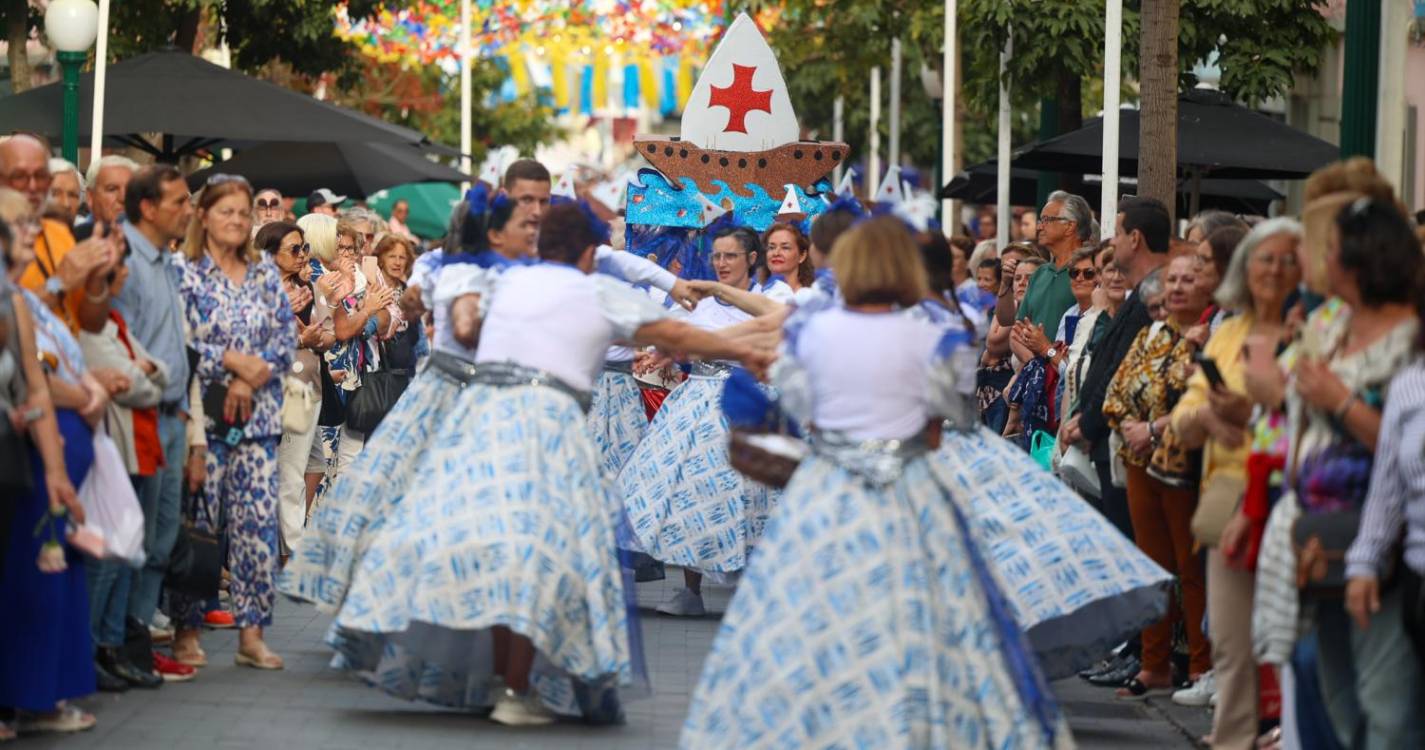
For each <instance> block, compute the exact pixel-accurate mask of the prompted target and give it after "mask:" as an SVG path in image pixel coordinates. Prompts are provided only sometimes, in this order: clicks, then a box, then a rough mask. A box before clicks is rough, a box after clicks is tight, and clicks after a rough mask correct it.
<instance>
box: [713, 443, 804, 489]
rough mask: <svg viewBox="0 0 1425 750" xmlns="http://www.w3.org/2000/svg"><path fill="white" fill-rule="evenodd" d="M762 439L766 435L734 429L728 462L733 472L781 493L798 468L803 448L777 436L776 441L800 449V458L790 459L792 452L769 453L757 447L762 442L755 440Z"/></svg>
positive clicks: (770, 451) (765, 449)
mask: <svg viewBox="0 0 1425 750" xmlns="http://www.w3.org/2000/svg"><path fill="white" fill-rule="evenodd" d="M763 435H768V433H757V432H749V431H747V430H740V429H734V430H733V431H732V433H731V435H730V437H729V439H728V446H727V454H728V460H729V462H730V463H731V464H732V468H734V469H737V470H738V471H739V472H740V473H741V474H742V475H743V476H745V477H747V478H748V479H751V480H753V481H755V482H760V483H762V484H765V485H767V486H768V487H772V488H773V489H779V490H780V489H782V488H783V487H786V486H787V482H790V481H791V479H792V474H793V473H795V472H796V470H797V466H799V465H800V464H801V461H802V455H804V449H805V446H806V444H805V443H802V442H800V441H797V440H793V439H792V438H788V437H786V436H784V435H779V436H776V437H780V438H783V440H784V441H785V442H786V443H787V444H789V445H790V446H801V448H802V449H803V453H802V455H792V453H793V451H787V452H782V451H772V450H768V449H767V448H766V447H764V446H762V445H758V444H757V442H761V441H754V438H757V437H760V436H763Z"/></svg>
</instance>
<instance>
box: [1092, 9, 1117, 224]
mask: <svg viewBox="0 0 1425 750" xmlns="http://www.w3.org/2000/svg"><path fill="white" fill-rule="evenodd" d="M1103 23H1104V37H1103V167H1102V168H1103V185H1102V190H1101V191H1100V197H1099V202H1098V205H1099V208H1098V210H1099V231H1100V234H1102V236H1103V237H1104V238H1108V237H1111V236H1113V231H1114V229H1115V228H1116V226H1117V224H1118V221H1117V218H1116V217H1117V216H1118V91H1119V88H1120V87H1121V85H1122V82H1121V79H1122V76H1123V0H1108V2H1107V8H1106V9H1105V11H1104V16H1103Z"/></svg>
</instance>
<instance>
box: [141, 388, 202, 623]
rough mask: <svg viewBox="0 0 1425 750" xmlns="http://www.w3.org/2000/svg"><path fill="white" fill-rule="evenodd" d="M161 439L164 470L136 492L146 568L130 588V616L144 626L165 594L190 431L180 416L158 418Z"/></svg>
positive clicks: (144, 483) (148, 479)
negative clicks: (142, 518) (142, 529)
mask: <svg viewBox="0 0 1425 750" xmlns="http://www.w3.org/2000/svg"><path fill="white" fill-rule="evenodd" d="M158 439H159V441H161V442H162V443H163V461H164V466H163V468H161V469H159V470H158V473H157V474H155V475H153V476H151V477H144V478H143V479H141V480H139V484H138V485H137V492H138V496H139V505H140V506H141V507H142V508H143V517H144V541H143V551H144V555H145V556H146V560H145V561H144V566H143V568H141V569H139V570H136V571H134V572H133V585H132V586H131V587H130V589H129V616H130V617H133V618H136V619H138V620H139V621H140V622H142V623H144V624H148V623H150V622H152V621H153V613H154V612H155V611H156V610H157V609H158V599H159V597H160V596H161V595H162V594H163V576H164V574H165V573H166V572H167V570H168V555H169V553H171V552H173V543H174V541H176V540H177V539H178V515H179V510H180V509H181V507H182V503H183V466H184V464H185V463H187V461H188V430H187V425H185V424H184V423H183V420H182V418H180V417H179V416H178V415H177V414H164V413H162V412H160V413H159V415H158Z"/></svg>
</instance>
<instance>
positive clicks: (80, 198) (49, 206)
mask: <svg viewBox="0 0 1425 750" xmlns="http://www.w3.org/2000/svg"><path fill="white" fill-rule="evenodd" d="M49 173H50V183H49V194H48V195H47V196H45V206H44V215H45V218H47V219H54V220H56V221H59V222H61V223H63V224H64V225H65V226H67V227H72V226H74V221H75V219H77V218H78V217H79V207H80V206H82V205H83V204H84V198H85V195H84V176H83V175H81V174H79V167H76V166H74V165H73V164H72V163H70V162H69V161H68V160H66V159H58V158H55V159H50V160H49Z"/></svg>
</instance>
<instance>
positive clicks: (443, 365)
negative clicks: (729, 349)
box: [278, 162, 687, 612]
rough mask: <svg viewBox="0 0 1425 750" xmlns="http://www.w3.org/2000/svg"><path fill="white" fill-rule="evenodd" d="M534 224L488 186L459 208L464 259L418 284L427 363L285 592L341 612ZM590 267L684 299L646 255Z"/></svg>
mask: <svg viewBox="0 0 1425 750" xmlns="http://www.w3.org/2000/svg"><path fill="white" fill-rule="evenodd" d="M528 164H533V165H534V166H535V167H537V166H538V164H537V163H533V162H531V163H528ZM528 164H526V169H525V170H524V174H534V175H535V176H536V177H538V175H539V174H540V173H539V172H538V170H534V171H533V172H531V171H530V170H529V168H528ZM543 174H544V176H545V179H544V180H543V181H540V180H538V179H534V180H526V179H520V180H519V182H522V183H531V184H533V185H534V187H535V188H536V189H535V190H534V193H533V195H534V197H535V198H536V200H534V201H532V202H531V205H533V206H536V207H537V206H539V205H541V203H540V201H539V200H538V198H539V197H540V194H539V190H540V189H542V190H543V197H544V199H545V200H547V199H548V194H549V189H550V186H549V180H548V172H547V171H545V172H544V173H543ZM525 187H528V185H525ZM539 218H540V215H539V213H538V212H537V211H536V212H534V213H530V212H529V211H528V210H527V209H525V208H522V207H521V205H520V204H519V203H518V202H516V201H514V200H512V199H511V198H510V197H509V196H508V195H506V194H504V193H498V194H494V195H491V191H490V186H489V185H487V184H485V183H477V184H476V186H475V187H474V188H472V189H471V190H470V191H469V192H468V193H467V194H466V197H465V200H463V201H462V202H461V203H460V205H459V206H457V207H456V210H455V212H454V213H453V215H452V221H451V227H450V236H449V238H448V240H447V244H449V245H450V246H451V247H452V248H457V249H460V250H461V252H458V253H457V252H450V253H446V254H445V258H444V259H443V262H442V265H439V266H436V267H435V268H434V269H432V270H431V274H430V278H423V280H422V281H423V283H422V289H421V291H422V294H423V296H424V298H425V306H426V307H427V308H429V309H430V310H431V311H432V315H433V317H434V319H435V337H434V346H433V350H434V351H433V353H432V355H431V359H430V363H429V365H428V366H427V367H426V369H424V370H422V371H421V372H420V373H419V374H418V375H416V377H415V379H414V380H413V381H412V382H411V385H410V387H408V388H407V389H406V392H405V393H404V394H402V396H401V399H400V400H399V401H397V402H396V405H395V406H394V407H393V408H392V409H391V411H390V413H388V414H387V415H386V418H385V419H383V420H382V421H381V425H380V427H378V428H377V430H376V431H375V432H373V433H372V434H371V436H370V438H369V439H368V440H367V443H366V445H365V447H364V448H363V450H362V454H361V460H359V461H353V462H352V463H351V465H350V466H348V467H347V469H346V470H345V471H344V472H343V473H342V474H341V475H340V476H338V477H337V478H336V480H335V483H334V484H333V485H332V489H331V491H330V492H329V493H328V495H327V498H328V499H327V500H326V501H325V502H323V503H322V504H321V505H320V506H318V507H317V509H316V510H315V511H314V513H313V515H312V518H311V521H310V522H309V523H308V531H307V533H306V535H305V536H304V538H303V541H302V543H301V544H300V545H299V546H298V548H297V549H296V550H294V551H293V553H292V558H291V559H290V560H289V561H288V564H287V567H286V569H285V570H284V572H283V575H282V577H281V579H280V580H279V582H278V586H279V590H281V591H282V592H283V593H284V594H287V595H289V596H293V597H296V598H298V599H302V600H305V601H310V602H313V603H315V604H316V605H317V607H318V609H321V610H322V611H325V612H335V611H336V610H337V609H338V608H340V607H341V604H342V601H343V600H344V598H345V596H346V590H347V586H348V585H349V584H350V582H351V575H352V571H353V569H354V566H355V565H356V562H357V560H359V559H360V557H361V555H362V554H364V551H365V550H366V548H367V547H368V546H369V545H370V540H371V538H372V534H374V533H375V531H376V530H377V529H378V528H379V527H380V524H381V523H382V522H383V520H382V519H383V518H384V517H385V516H386V514H387V512H388V511H389V510H390V508H392V507H394V506H395V505H396V504H397V503H398V502H399V501H400V500H401V498H402V497H403V496H404V495H405V493H406V490H407V488H408V487H410V485H411V482H412V481H413V480H414V479H416V478H417V474H416V472H415V468H416V463H417V459H418V458H419V457H420V456H421V455H423V454H424V453H426V452H427V451H428V450H429V449H430V446H431V444H432V443H433V442H434V441H435V440H436V439H437V438H438V437H439V435H438V433H437V432H436V428H437V427H438V426H439V425H440V423H441V418H442V417H443V416H444V415H445V414H446V412H448V411H449V409H450V406H451V404H452V403H453V402H454V401H455V397H456V394H458V393H459V392H460V389H461V386H462V385H463V384H464V383H465V382H467V381H468V380H469V379H470V377H471V376H472V374H473V372H474V365H473V363H474V360H475V342H476V338H477V337H478V333H479V315H478V312H477V309H478V308H477V307H475V306H477V305H478V302H479V295H480V294H481V293H482V292H483V291H486V290H488V289H489V287H490V284H492V283H493V281H494V279H495V278H496V277H497V276H498V275H499V274H500V273H501V272H503V271H504V270H506V269H509V268H513V267H516V266H520V265H526V264H528V263H529V262H530V256H531V254H532V253H533V250H534V238H535V235H536V232H537V229H538V224H537V221H538V219H539ZM596 262H597V266H598V268H599V270H600V271H601V272H604V273H608V274H611V275H613V276H615V277H617V278H621V279H625V280H627V281H628V282H631V283H648V284H651V285H652V286H654V287H655V288H659V289H663V290H665V291H669V292H670V293H673V294H674V295H675V296H678V295H679V294H680V293H681V295H682V296H684V297H685V296H686V294H687V292H686V291H685V290H680V289H678V288H677V286H676V284H677V279H675V278H674V277H673V275H672V274H670V273H668V272H667V271H665V270H663V269H662V268H660V267H659V266H658V265H657V264H655V263H652V262H650V261H648V260H646V259H644V258H640V257H637V256H635V255H632V254H629V253H622V252H614V251H613V250H611V249H610V248H608V247H600V248H599V250H598V251H597V253H596ZM452 309H455V311H456V312H455V314H452ZM457 429H458V426H457Z"/></svg>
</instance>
